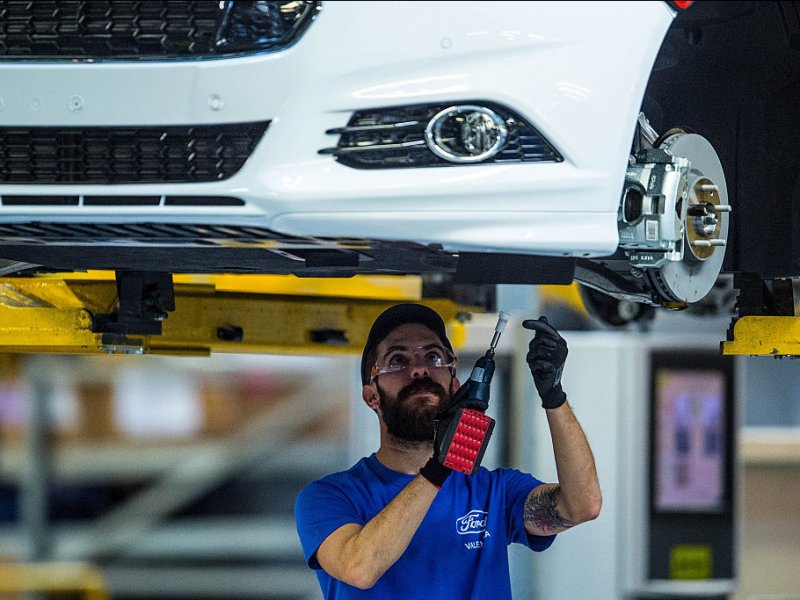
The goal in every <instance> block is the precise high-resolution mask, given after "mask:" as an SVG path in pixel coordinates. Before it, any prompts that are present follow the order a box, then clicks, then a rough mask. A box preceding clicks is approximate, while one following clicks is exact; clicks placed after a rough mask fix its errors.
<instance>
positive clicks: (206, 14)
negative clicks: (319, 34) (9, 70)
mask: <svg viewBox="0 0 800 600" xmlns="http://www.w3.org/2000/svg"><path fill="white" fill-rule="evenodd" d="M253 4H255V3H250V2H249V1H248V2H243V1H240V2H231V1H230V0H228V1H225V2H216V1H212V0H197V1H194V2H188V1H180V0H143V1H137V2H133V1H128V0H35V1H33V2H32V1H29V0H0V59H2V58H6V59H20V58H21V59H55V60H59V59H63V60H66V59H78V60H89V59H107V60H108V59H110V60H114V59H117V60H137V59H144V60H157V59H160V58H181V57H186V58H202V57H210V58H214V57H221V56H226V55H234V54H242V53H247V52H256V51H276V50H281V49H283V48H285V47H287V46H289V45H290V44H291V43H293V42H294V41H295V40H296V39H298V38H299V36H300V35H302V33H303V32H304V31H305V29H306V28H307V27H308V25H309V24H310V22H311V21H312V20H313V18H314V16H315V13H316V11H317V10H318V8H319V6H318V4H319V3H318V2H275V1H269V2H262V3H260V4H259V6H256V7H254V6H253Z"/></svg>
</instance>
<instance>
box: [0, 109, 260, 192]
mask: <svg viewBox="0 0 800 600" xmlns="http://www.w3.org/2000/svg"><path fill="white" fill-rule="evenodd" d="M267 125H268V122H261V123H237V124H225V125H200V126H181V127H139V128H118V127H88V128H77V127H75V128H71V127H63V128H52V127H26V128H23V127H2V128H0V181H1V182H4V183H19V184H69V183H97V184H124V183H199V182H209V181H221V180H223V179H227V178H229V177H231V176H232V175H234V174H235V173H236V172H237V171H239V169H241V168H242V165H244V163H245V161H246V160H247V158H248V157H249V156H250V154H251V153H252V152H253V149H254V148H255V147H256V144H257V143H258V141H259V140H260V139H261V137H262V136H263V135H264V132H265V131H266V129H267Z"/></svg>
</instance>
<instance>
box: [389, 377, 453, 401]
mask: <svg viewBox="0 0 800 600" xmlns="http://www.w3.org/2000/svg"><path fill="white" fill-rule="evenodd" d="M417 392H431V393H432V394H436V395H437V396H439V398H445V397H446V396H447V390H446V389H444V387H443V386H442V385H441V384H439V383H436V382H435V381H434V380H433V379H431V378H430V377H423V378H421V379H416V380H414V381H412V382H411V383H409V384H408V385H407V386H406V387H404V388H403V389H402V390H400V392H399V393H398V394H397V399H398V400H400V401H403V400H407V399H408V398H410V397H411V396H412V395H413V394H416V393H417Z"/></svg>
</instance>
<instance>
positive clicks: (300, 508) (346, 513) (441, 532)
mask: <svg viewBox="0 0 800 600" xmlns="http://www.w3.org/2000/svg"><path fill="white" fill-rule="evenodd" d="M413 478H414V475H408V474H405V473H398V472H397V471H392V470H391V469H388V468H387V467H385V466H383V465H382V464H381V463H380V462H379V461H378V459H377V458H375V455H374V454H373V455H372V456H369V457H367V458H362V459H361V460H360V461H359V462H357V463H356V464H355V465H354V466H352V467H351V468H350V469H348V470H347V471H343V472H341V473H334V474H333V475H328V476H327V477H323V478H322V479H320V480H318V481H315V482H313V483H311V484H309V485H308V486H306V487H305V488H304V489H303V490H302V491H301V492H300V494H299V496H298V497H297V502H296V504H295V517H296V519H297V531H298V534H299V535H300V542H301V544H302V546H303V552H304V554H305V557H306V561H308V565H309V566H310V567H311V568H313V569H316V573H317V578H318V579H319V583H320V586H322V592H323V594H324V595H325V598H326V599H327V600H341V599H345V598H398V599H402V600H408V599H409V598H423V597H425V598H457V599H458V600H467V599H469V598H474V599H476V600H478V599H480V600H485V599H486V598H491V599H492V600H501V599H503V598H511V581H510V577H509V572H508V550H507V546H508V545H509V544H511V543H512V542H516V543H519V544H525V545H526V546H528V547H529V548H531V549H532V550H536V551H541V550H545V549H546V548H548V547H549V546H550V544H552V543H553V539H554V538H555V536H533V535H529V534H528V533H527V532H526V531H525V526H524V522H523V516H522V511H523V505H524V504H525V499H526V498H527V496H528V494H529V493H530V491H531V490H532V489H533V488H535V487H536V486H538V485H541V483H542V482H541V481H539V480H538V479H536V478H534V477H532V476H530V475H527V474H525V473H521V472H520V471H516V470H514V469H497V470H494V471H489V470H487V469H484V468H483V467H481V468H480V469H479V471H478V472H477V473H476V474H475V475H471V476H466V475H463V474H461V473H458V472H454V473H453V474H452V475H450V477H449V478H448V479H447V481H445V484H444V486H443V487H442V489H441V491H440V492H439V493H438V494H437V495H436V498H435V499H434V501H433V504H432V505H431V507H430V509H429V510H428V513H427V514H426V515H425V518H424V519H423V520H422V523H421V524H420V526H419V529H417V532H416V533H415V534H414V537H412V538H411V542H410V544H409V546H408V548H407V549H406V551H405V552H404V553H403V555H402V556H401V557H400V559H399V560H398V561H397V562H396V563H395V564H394V565H392V566H391V567H390V568H389V569H388V570H387V571H386V573H384V574H383V576H382V577H381V578H380V579H379V580H378V581H377V583H376V584H375V586H374V587H372V589H369V590H359V589H358V588H355V587H353V586H350V585H347V584H346V583H343V582H341V581H339V580H337V579H334V578H333V577H331V576H330V575H328V574H327V573H326V572H325V571H324V570H323V569H322V568H320V566H319V563H318V562H317V559H316V556H315V553H316V551H317V549H318V548H319V546H320V544H321V543H322V542H323V541H324V540H325V538H327V537H328V536H329V535H330V534H331V533H333V532H334V531H335V530H336V529H338V528H339V527H341V526H342V525H345V524H347V523H356V524H358V525H365V524H366V523H367V522H368V521H370V520H371V519H372V517H374V516H375V515H376V514H378V513H379V512H380V511H381V510H383V508H384V507H385V506H386V505H387V504H388V503H389V502H390V501H391V500H393V499H394V497H395V496H396V495H397V494H398V493H399V492H400V490H402V489H403V488H404V487H405V486H406V485H408V483H409V482H410V481H411V480H412V479H413Z"/></svg>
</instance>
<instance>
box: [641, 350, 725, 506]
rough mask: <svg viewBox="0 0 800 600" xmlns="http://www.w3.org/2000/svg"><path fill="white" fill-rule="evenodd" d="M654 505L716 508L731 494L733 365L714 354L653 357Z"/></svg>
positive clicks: (722, 504) (652, 479)
mask: <svg viewBox="0 0 800 600" xmlns="http://www.w3.org/2000/svg"><path fill="white" fill-rule="evenodd" d="M654 359H655V360H654V364H653V371H652V377H653V379H652V383H653V386H652V393H653V399H652V400H653V402H652V405H651V407H652V428H651V432H652V454H651V458H652V478H651V486H652V508H653V510H654V511H656V512H720V511H724V510H726V509H727V507H728V505H729V500H730V481H729V478H730V476H731V470H730V467H731V450H732V449H731V447H730V444H731V436H730V420H731V414H730V413H731V412H732V408H731V407H732V404H731V402H730V397H731V396H730V395H731V386H732V382H731V370H730V368H729V364H728V363H727V362H721V363H720V362H719V361H718V360H716V357H707V358H705V359H704V358H703V357H701V356H687V357H685V359H684V360H681V357H680V356H679V355H671V356H663V355H662V356H661V358H660V359H658V358H657V357H654Z"/></svg>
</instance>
